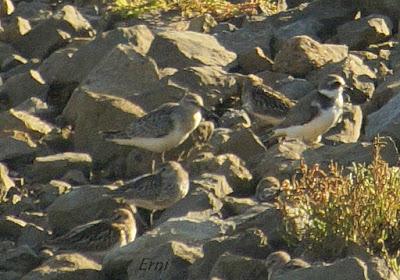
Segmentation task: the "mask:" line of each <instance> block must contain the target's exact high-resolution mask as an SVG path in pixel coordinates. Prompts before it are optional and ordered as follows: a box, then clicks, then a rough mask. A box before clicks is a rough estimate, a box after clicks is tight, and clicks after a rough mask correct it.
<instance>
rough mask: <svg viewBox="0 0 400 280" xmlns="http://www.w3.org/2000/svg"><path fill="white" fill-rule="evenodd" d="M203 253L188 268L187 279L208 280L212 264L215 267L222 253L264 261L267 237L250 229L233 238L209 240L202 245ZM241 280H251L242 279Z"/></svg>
mask: <svg viewBox="0 0 400 280" xmlns="http://www.w3.org/2000/svg"><path fill="white" fill-rule="evenodd" d="M203 252H204V257H203V258H201V259H198V260H197V261H196V262H195V263H194V264H193V265H192V266H191V267H190V269H189V271H190V272H189V279H209V276H210V272H211V271H212V270H213V266H214V264H215V265H216V266H217V264H216V262H217V261H218V259H219V258H220V257H221V256H223V255H224V253H229V254H240V255H241V256H246V257H247V258H249V257H250V256H251V257H253V258H259V259H264V258H266V256H267V255H268V252H269V248H268V244H267V237H266V236H265V235H264V234H263V232H262V231H260V230H258V229H255V228H250V229H247V230H246V231H244V232H242V233H239V234H236V235H234V236H222V237H217V238H214V239H211V240H210V241H208V242H207V243H205V244H204V246H203ZM244 263H246V262H244ZM214 267H215V266H214ZM245 270H246V271H247V269H245ZM213 271H214V270H213ZM229 279H231V278H229ZM243 279H253V278H251V277H250V278H246V277H244V278H243Z"/></svg>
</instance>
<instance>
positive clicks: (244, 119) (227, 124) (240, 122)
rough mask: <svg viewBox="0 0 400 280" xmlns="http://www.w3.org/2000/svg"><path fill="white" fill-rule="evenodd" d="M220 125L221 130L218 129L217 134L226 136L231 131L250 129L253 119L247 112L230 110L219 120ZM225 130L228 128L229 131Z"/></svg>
mask: <svg viewBox="0 0 400 280" xmlns="http://www.w3.org/2000/svg"><path fill="white" fill-rule="evenodd" d="M218 124H219V126H220V127H221V128H217V129H216V130H215V133H218V134H221V135H224V134H229V133H230V132H231V131H230V130H229V129H232V130H236V129H238V130H240V129H241V128H249V127H250V126H251V119H250V117H249V115H248V114H247V113H246V111H245V110H236V109H231V108H228V109H227V110H226V111H225V112H224V114H223V115H222V116H221V117H220V118H219V120H218ZM225 128H228V130H227V129H225ZM223 137H224V136H223ZM228 137H229V136H228ZM219 141H220V140H217V143H218V142H219Z"/></svg>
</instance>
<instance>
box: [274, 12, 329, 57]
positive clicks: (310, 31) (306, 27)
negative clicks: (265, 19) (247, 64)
mask: <svg viewBox="0 0 400 280" xmlns="http://www.w3.org/2000/svg"><path fill="white" fill-rule="evenodd" d="M323 29H324V25H323V24H322V23H321V22H319V21H318V20H317V19H315V18H314V17H306V18H300V19H298V20H295V21H293V22H291V23H289V24H284V25H283V26H281V27H279V28H276V29H275V30H274V36H273V39H272V47H273V50H272V53H274V54H276V53H278V51H279V50H280V49H281V48H283V45H284V44H285V42H286V41H287V40H289V39H290V38H292V37H294V36H300V35H306V36H309V37H310V38H312V39H314V40H316V41H321V39H320V37H319V34H320V33H321V32H322V31H323Z"/></svg>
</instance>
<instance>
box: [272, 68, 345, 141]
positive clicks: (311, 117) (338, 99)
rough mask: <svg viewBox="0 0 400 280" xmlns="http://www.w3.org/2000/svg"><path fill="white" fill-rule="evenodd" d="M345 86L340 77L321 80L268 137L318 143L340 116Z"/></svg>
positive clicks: (331, 76)
mask: <svg viewBox="0 0 400 280" xmlns="http://www.w3.org/2000/svg"><path fill="white" fill-rule="evenodd" d="M346 87H347V86H346V83H345V81H344V79H343V78H342V77H340V76H338V75H328V76H327V77H326V78H325V79H323V80H322V81H321V82H320V84H319V87H318V90H317V91H316V92H313V93H310V94H308V95H306V96H305V97H303V98H302V99H300V100H299V102H298V103H297V104H296V105H295V106H294V107H293V108H292V109H291V110H290V111H289V112H288V114H287V116H286V119H285V120H284V121H283V122H282V123H281V124H279V125H278V126H276V127H274V128H273V130H272V134H271V135H269V136H270V137H279V136H284V137H289V138H297V139H300V140H302V141H304V142H305V143H309V144H310V143H318V142H320V141H321V137H322V135H323V134H324V133H325V132H327V131H328V130H329V129H330V128H332V127H334V126H335V125H336V124H337V123H338V122H339V120H340V119H341V117H342V114H343V103H344V101H343V91H344V89H345V88H346Z"/></svg>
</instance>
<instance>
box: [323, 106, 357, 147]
mask: <svg viewBox="0 0 400 280" xmlns="http://www.w3.org/2000/svg"><path fill="white" fill-rule="evenodd" d="M362 121H363V114H362V110H361V107H360V106H358V105H351V104H349V103H346V104H345V106H344V108H343V116H342V121H341V122H340V123H339V124H337V125H336V126H335V127H333V128H332V129H330V130H329V131H328V132H327V133H326V134H325V135H324V137H323V138H324V139H326V140H328V141H333V142H336V143H338V142H339V143H355V142H357V140H358V138H359V137H360V131H361V125H362Z"/></svg>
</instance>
